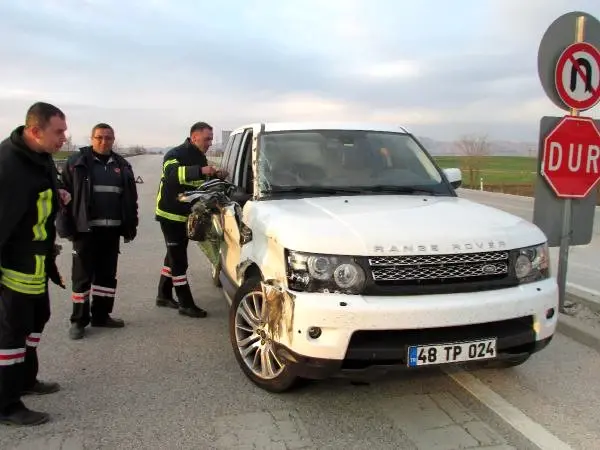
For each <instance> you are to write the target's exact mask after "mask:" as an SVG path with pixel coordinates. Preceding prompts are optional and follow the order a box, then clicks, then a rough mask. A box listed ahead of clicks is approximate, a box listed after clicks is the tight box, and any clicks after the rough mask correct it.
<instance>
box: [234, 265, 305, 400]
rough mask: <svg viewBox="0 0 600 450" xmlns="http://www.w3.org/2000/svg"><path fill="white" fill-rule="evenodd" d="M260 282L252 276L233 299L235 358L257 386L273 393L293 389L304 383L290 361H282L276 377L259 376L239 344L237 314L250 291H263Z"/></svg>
mask: <svg viewBox="0 0 600 450" xmlns="http://www.w3.org/2000/svg"><path fill="white" fill-rule="evenodd" d="M260 282H261V280H260V278H258V277H250V278H249V279H248V280H246V281H245V282H244V284H242V286H241V287H240V288H239V289H238V291H237V292H236V294H235V298H234V299H233V303H232V305H231V308H230V310H229V339H230V341H231V346H232V348H233V354H234V355H235V359H236V360H237V362H238V364H239V366H240V368H241V369H242V371H243V372H244V374H245V375H246V377H248V378H249V379H250V381H252V383H254V384H255V385H256V386H258V387H260V388H261V389H264V390H265V391H268V392H273V393H282V392H287V391H291V390H292V389H294V388H296V387H298V386H300V385H302V384H303V383H302V380H301V379H300V378H298V377H296V376H295V375H294V374H293V373H292V370H291V368H290V366H289V363H287V364H286V363H283V361H280V362H281V363H282V365H283V368H282V369H281V372H280V373H279V374H277V375H276V376H275V377H274V378H269V379H266V378H262V377H259V376H258V375H257V374H255V373H254V372H253V371H252V370H251V369H250V367H248V365H247V364H246V362H245V361H244V358H243V357H242V355H241V353H240V349H239V347H238V345H237V337H236V315H237V310H238V306H239V305H240V303H241V302H242V300H243V299H244V298H245V297H246V296H247V295H248V294H249V293H251V292H260V291H261V287H260Z"/></svg>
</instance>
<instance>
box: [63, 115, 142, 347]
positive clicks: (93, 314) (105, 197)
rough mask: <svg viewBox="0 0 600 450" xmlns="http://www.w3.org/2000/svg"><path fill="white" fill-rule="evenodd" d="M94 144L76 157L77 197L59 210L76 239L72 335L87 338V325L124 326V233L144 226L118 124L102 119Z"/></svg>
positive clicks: (70, 173) (72, 179)
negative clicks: (120, 307) (120, 293)
mask: <svg viewBox="0 0 600 450" xmlns="http://www.w3.org/2000/svg"><path fill="white" fill-rule="evenodd" d="M91 140H92V145H91V146H89V147H83V148H81V149H80V150H79V152H77V153H75V154H74V155H72V156H70V157H69V159H68V160H67V162H66V163H65V166H64V169H63V173H62V184H63V186H64V188H65V189H66V190H67V191H68V192H69V193H70V194H71V195H72V198H73V200H72V201H71V203H70V204H69V205H68V206H67V208H65V209H64V211H63V212H61V214H59V217H58V220H57V225H58V233H59V235H60V236H61V237H65V238H68V239H69V240H71V241H72V242H73V265H72V272H71V283H72V289H73V292H72V295H71V297H72V303H73V310H72V314H71V318H70V321H71V328H70V329H69V336H70V337H71V339H81V338H83V336H84V333H85V327H86V326H87V325H90V324H91V326H93V327H105V328H122V327H123V326H125V322H124V321H123V320H122V319H118V318H114V317H111V316H110V314H111V313H112V311H113V307H114V302H115V295H116V292H117V289H116V288H117V263H118V259H119V253H120V244H121V237H123V238H124V242H125V243H128V242H130V241H132V240H133V239H134V238H135V237H136V234H137V227H138V220H139V218H138V195H137V187H136V183H135V176H134V173H133V169H132V167H131V165H130V164H129V163H128V162H127V160H126V159H125V158H123V157H122V156H121V155H119V154H117V153H116V152H114V151H113V144H114V142H115V134H114V130H113V128H112V127H111V126H110V125H108V124H105V123H100V124H98V125H96V126H95V127H94V128H93V129H92V134H91Z"/></svg>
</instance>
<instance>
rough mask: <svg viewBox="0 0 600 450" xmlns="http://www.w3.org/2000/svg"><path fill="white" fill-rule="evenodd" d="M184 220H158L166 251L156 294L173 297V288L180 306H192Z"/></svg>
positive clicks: (168, 297)
mask: <svg viewBox="0 0 600 450" xmlns="http://www.w3.org/2000/svg"><path fill="white" fill-rule="evenodd" d="M186 226H187V225H186V223H184V222H171V221H169V222H166V221H161V222H160V229H161V231H162V233H163V236H164V239H165V244H166V246H167V253H166V255H165V258H164V262H163V268H162V270H161V271H160V280H159V282H158V296H159V297H162V298H165V299H172V298H173V288H174V289H175V293H176V294H177V300H178V301H179V304H180V306H182V307H184V308H188V307H191V306H194V299H193V297H192V292H191V289H190V285H189V283H188V278H187V269H188V255H187V248H188V242H189V240H188V237H187V228H186Z"/></svg>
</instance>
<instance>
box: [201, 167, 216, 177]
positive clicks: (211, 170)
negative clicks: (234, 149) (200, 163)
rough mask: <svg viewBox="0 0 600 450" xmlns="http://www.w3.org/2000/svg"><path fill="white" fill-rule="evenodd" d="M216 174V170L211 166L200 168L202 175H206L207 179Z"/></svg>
mask: <svg viewBox="0 0 600 450" xmlns="http://www.w3.org/2000/svg"><path fill="white" fill-rule="evenodd" d="M216 173H217V169H215V168H214V167H213V166H204V167H203V168H202V174H203V175H208V176H209V177H212V176H213V175H214V174H216Z"/></svg>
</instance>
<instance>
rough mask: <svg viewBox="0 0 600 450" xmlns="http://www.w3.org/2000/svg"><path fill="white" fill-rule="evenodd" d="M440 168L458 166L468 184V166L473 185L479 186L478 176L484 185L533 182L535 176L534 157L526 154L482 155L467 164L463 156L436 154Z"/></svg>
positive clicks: (467, 160) (467, 161) (466, 159)
mask: <svg viewBox="0 0 600 450" xmlns="http://www.w3.org/2000/svg"><path fill="white" fill-rule="evenodd" d="M435 160H436V161H437V163H438V164H439V165H440V167H442V168H444V169H445V168H450V167H458V168H459V169H461V170H462V171H463V182H464V183H465V185H469V184H470V170H469V166H471V167H472V168H473V174H474V177H473V178H474V185H475V186H477V187H479V182H480V178H483V184H484V186H485V185H503V184H506V185H512V184H533V182H534V181H535V177H536V174H535V172H536V164H537V159H536V158H530V157H526V156H482V157H478V158H477V161H474V162H472V163H471V164H469V158H467V157H464V156H436V157H435Z"/></svg>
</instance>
